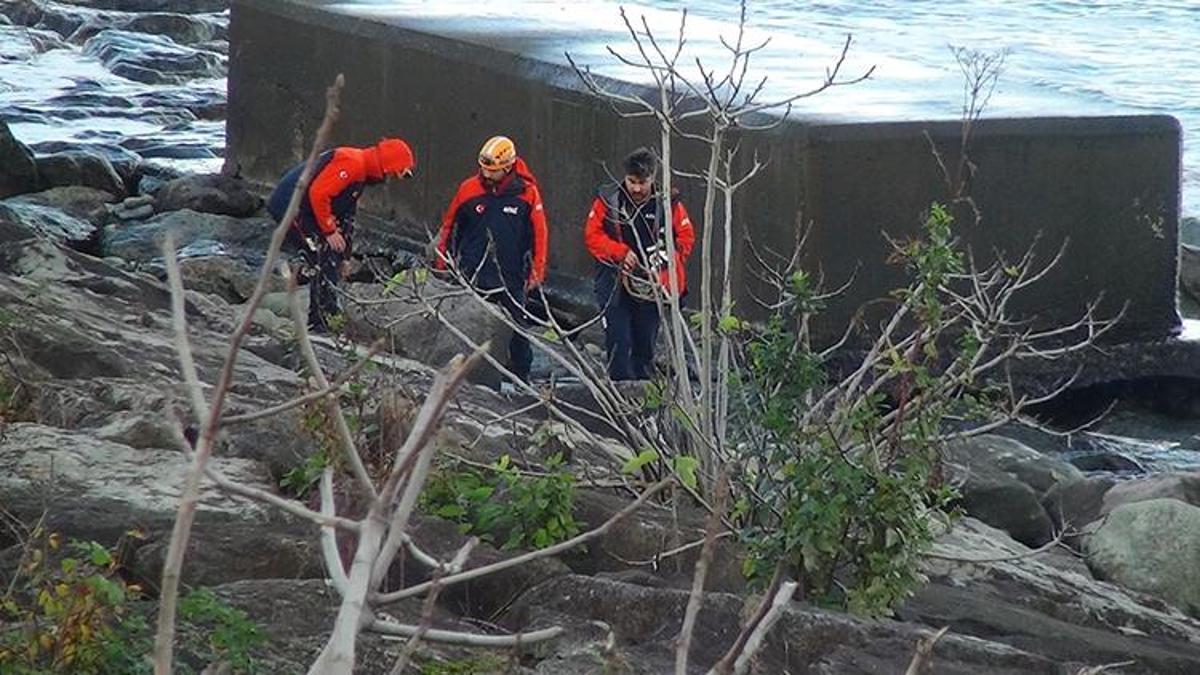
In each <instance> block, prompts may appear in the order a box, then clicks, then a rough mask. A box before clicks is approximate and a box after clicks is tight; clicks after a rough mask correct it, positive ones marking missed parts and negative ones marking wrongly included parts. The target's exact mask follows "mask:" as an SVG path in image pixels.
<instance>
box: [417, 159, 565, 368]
mask: <svg viewBox="0 0 1200 675" xmlns="http://www.w3.org/2000/svg"><path fill="white" fill-rule="evenodd" d="M548 247H549V240H548V232H547V228H546V211H545V208H544V207H543V206H542V196H541V192H540V191H539V189H538V184H537V180H536V179H535V178H534V177H533V173H532V172H530V170H529V167H528V166H526V165H525V161H524V160H522V159H521V158H520V157H518V156H517V148H516V146H515V145H514V144H513V142H512V140H510V139H509V138H507V137H505V136H493V137H492V138H489V139H488V140H487V142H485V143H484V144H483V147H482V148H481V149H480V151H479V172H478V173H477V174H475V175H473V176H471V177H470V178H468V179H466V180H464V181H463V182H462V184H460V185H459V186H458V191H457V192H456V193H455V194H454V198H453V199H452V200H451V201H450V206H449V207H448V208H447V209H446V213H445V215H444V216H443V217H442V229H441V234H440V236H439V238H438V246H437V256H436V259H435V260H434V268H435V269H438V270H445V269H446V267H447V265H448V263H449V262H450V261H453V262H454V264H455V267H456V268H457V269H458V271H459V272H460V273H461V274H462V275H463V277H464V278H465V279H466V280H467V281H468V282H469V283H470V284H471V285H472V286H473V287H474V288H475V289H476V290H477V291H479V292H480V293H481V294H482V295H484V297H487V298H488V299H489V300H491V301H492V302H496V303H499V304H500V305H501V306H502V307H504V309H505V310H506V311H507V312H508V314H509V316H510V317H512V319H513V321H516V322H517V323H518V324H521V325H526V324H528V322H529V315H528V313H527V311H526V309H525V298H526V297H527V296H528V294H529V293H530V292H532V291H534V290H535V289H537V288H539V287H540V286H541V285H542V282H543V281H544V280H545V278H546V251H547V250H548ZM508 356H509V370H511V371H512V372H513V373H514V374H515V375H517V376H518V377H520V378H521V379H522V380H526V379H528V378H529V368H530V365H531V363H532V361H533V350H532V349H531V348H530V345H529V341H528V340H527V339H526V338H525V337H524V336H523V335H521V334H520V333H518V332H517V331H513V336H512V339H511V341H510V342H509V345H508Z"/></svg>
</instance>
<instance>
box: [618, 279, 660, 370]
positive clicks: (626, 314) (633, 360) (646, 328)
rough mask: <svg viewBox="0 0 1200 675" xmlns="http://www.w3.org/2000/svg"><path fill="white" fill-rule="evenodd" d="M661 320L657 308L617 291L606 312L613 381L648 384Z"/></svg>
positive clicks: (650, 303)
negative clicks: (635, 381) (643, 382)
mask: <svg viewBox="0 0 1200 675" xmlns="http://www.w3.org/2000/svg"><path fill="white" fill-rule="evenodd" d="M661 322H662V317H661V316H660V315H659V313H658V305H657V304H656V303H653V302H644V301H642V300H636V299H634V298H633V297H631V296H630V295H629V294H628V293H626V292H625V289H624V288H620V287H618V288H616V289H614V291H613V294H612V299H611V301H610V302H609V303H608V306H607V307H606V308H605V310H604V347H605V350H606V351H607V353H608V376H609V377H610V378H612V379H613V380H648V379H650V378H651V377H652V376H653V375H654V347H655V345H656V344H657V342H658V328H659V325H660V324H661Z"/></svg>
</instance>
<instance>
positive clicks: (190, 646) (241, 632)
mask: <svg viewBox="0 0 1200 675" xmlns="http://www.w3.org/2000/svg"><path fill="white" fill-rule="evenodd" d="M179 619H180V621H181V622H182V624H183V625H184V626H187V627H189V630H187V631H186V634H187V635H189V636H192V637H191V639H190V640H189V641H188V642H187V643H185V644H184V647H185V648H186V650H187V651H189V652H191V654H192V655H193V656H194V657H196V659H197V660H198V661H200V662H201V663H205V664H208V663H216V662H224V663H228V664H229V665H230V666H232V667H233V669H234V670H235V671H237V672H241V673H254V672H256V667H255V663H254V659H253V657H252V655H251V651H252V650H253V649H254V648H255V647H257V646H258V645H260V644H262V642H263V640H264V638H263V634H262V630H261V629H260V628H259V627H258V624H256V623H254V622H253V621H251V620H250V619H249V617H247V616H246V613H245V612H243V611H242V610H240V609H237V608H235V607H231V606H230V605H229V604H227V603H226V602H224V601H223V600H221V599H220V598H218V597H217V596H216V595H215V594H214V593H213V592H212V591H210V590H209V589H207V588H198V589H196V590H193V591H192V592H191V593H188V594H187V596H185V597H184V598H183V599H182V600H180V601H179Z"/></svg>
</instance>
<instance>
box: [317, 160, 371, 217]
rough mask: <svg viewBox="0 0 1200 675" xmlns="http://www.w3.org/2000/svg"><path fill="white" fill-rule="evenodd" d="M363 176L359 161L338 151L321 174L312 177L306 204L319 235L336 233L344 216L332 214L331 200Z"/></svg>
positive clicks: (363, 170) (363, 171)
mask: <svg viewBox="0 0 1200 675" xmlns="http://www.w3.org/2000/svg"><path fill="white" fill-rule="evenodd" d="M365 174H366V171H365V169H364V168H363V165H362V162H361V161H356V158H355V157H353V156H352V155H351V154H350V153H347V152H344V151H342V149H338V150H335V151H334V153H333V157H332V158H331V159H330V160H329V163H328V164H326V165H325V167H324V168H323V169H321V172H320V173H318V174H317V175H316V176H313V180H312V183H311V184H310V185H309V186H308V203H309V205H310V206H312V210H313V215H314V216H316V220H317V227H318V228H320V230H321V234H323V235H325V236H327V237H328V236H329V235H331V234H333V233H334V232H336V231H337V229H338V221H339V219H340V218H341V217H343V216H344V215H345V214H341V213H334V212H333V198H334V197H336V196H337V195H338V194H339V193H341V191H342V190H345V189H346V188H347V187H348V186H349V185H350V184H351V183H357V182H360V181H362V180H363V178H364V176H365Z"/></svg>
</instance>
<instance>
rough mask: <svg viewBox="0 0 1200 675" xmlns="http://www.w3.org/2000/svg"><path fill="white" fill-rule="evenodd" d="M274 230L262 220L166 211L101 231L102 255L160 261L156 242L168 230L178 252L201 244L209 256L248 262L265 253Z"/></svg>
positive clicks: (158, 244)
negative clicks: (103, 233)
mask: <svg viewBox="0 0 1200 675" xmlns="http://www.w3.org/2000/svg"><path fill="white" fill-rule="evenodd" d="M274 228H275V225H274V223H272V222H271V221H270V220H268V219H266V218H247V219H238V218H232V217H230V216H222V215H217V214H213V213H197V212H195V211H190V210H186V209H185V210H182V211H169V212H167V213H161V214H159V215H157V216H155V217H153V218H151V219H150V220H147V221H144V222H141V223H137V224H127V225H116V226H114V225H110V226H109V227H107V228H106V229H105V237H104V241H105V253H106V254H107V255H114V256H117V257H120V258H124V259H125V260H132V261H153V260H157V259H161V258H162V252H161V249H160V248H159V247H160V242H161V240H162V236H163V235H164V234H165V233H166V232H168V231H170V232H172V233H174V235H175V243H176V245H177V246H178V247H179V248H180V249H183V248H186V247H189V246H196V245H198V244H203V245H204V250H206V251H208V252H209V253H210V254H216V253H225V254H235V255H238V256H239V257H243V258H247V259H249V258H252V257H254V256H261V255H262V254H263V253H264V252H265V251H266V250H267V244H268V243H269V242H270V239H271V232H272V231H273V230H274ZM194 250H196V251H197V252H199V250H200V249H199V248H196V249H194Z"/></svg>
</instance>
